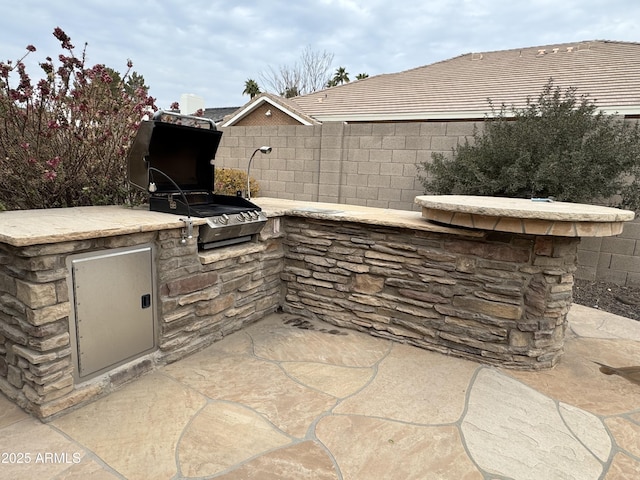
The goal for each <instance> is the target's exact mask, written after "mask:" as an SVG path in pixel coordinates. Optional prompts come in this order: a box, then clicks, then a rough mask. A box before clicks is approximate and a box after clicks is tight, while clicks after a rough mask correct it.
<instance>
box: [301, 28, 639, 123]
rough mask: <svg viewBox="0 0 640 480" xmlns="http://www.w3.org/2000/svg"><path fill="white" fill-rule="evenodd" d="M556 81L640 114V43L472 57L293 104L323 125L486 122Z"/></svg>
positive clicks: (603, 104)
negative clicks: (492, 113) (486, 118)
mask: <svg viewBox="0 0 640 480" xmlns="http://www.w3.org/2000/svg"><path fill="white" fill-rule="evenodd" d="M550 78H552V79H553V83H554V85H555V86H559V87H561V88H562V89H565V88H568V87H576V88H577V93H578V94H579V95H582V94H588V95H589V98H590V99H591V100H594V101H595V102H596V105H597V106H598V107H599V108H601V109H603V110H605V111H607V112H608V113H614V112H618V113H620V114H627V115H629V114H640V43H629V42H615V41H605V40H594V41H587V42H577V43H563V44H556V45H545V46H538V47H527V48H519V49H513V50H501V51H495V52H483V53H468V54H465V55H460V56H458V57H455V58H452V59H449V60H444V61H441V62H437V63H433V64H431V65H426V66H422V67H418V68H414V69H411V70H406V71H404V72H399V73H390V74H383V75H377V76H374V77H369V78H366V79H364V80H358V81H355V82H351V83H348V84H344V85H340V86H337V87H332V88H328V89H325V90H321V91H318V92H314V93H311V94H308V95H303V96H300V97H295V98H292V99H290V102H292V103H294V104H296V105H297V108H298V109H299V110H301V111H302V112H304V113H306V114H307V115H308V116H310V117H313V118H315V119H316V120H318V121H320V122H325V121H377V120H378V121H380V120H383V121H384V120H386V121H390V120H425V119H463V118H482V117H483V116H484V115H485V114H486V113H489V112H490V108H489V104H488V99H491V101H492V102H493V104H494V105H495V106H497V107H499V106H500V105H501V104H503V103H504V104H506V105H507V106H511V105H515V106H516V107H522V106H524V105H525V104H526V99H527V97H530V98H532V99H536V98H537V97H538V95H539V94H540V92H541V91H542V89H543V87H544V86H545V84H546V83H547V82H548V81H549V79H550Z"/></svg>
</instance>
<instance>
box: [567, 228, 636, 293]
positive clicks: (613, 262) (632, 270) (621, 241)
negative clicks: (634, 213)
mask: <svg viewBox="0 0 640 480" xmlns="http://www.w3.org/2000/svg"><path fill="white" fill-rule="evenodd" d="M576 278H579V279H581V280H591V281H595V280H601V281H607V282H612V283H615V284H618V285H629V286H640V218H636V219H635V220H633V221H632V222H627V223H625V225H624V230H623V231H622V233H621V234H620V235H616V236H614V237H600V238H583V239H582V240H581V241H580V245H579V247H578V270H577V271H576Z"/></svg>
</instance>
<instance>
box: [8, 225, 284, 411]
mask: <svg viewBox="0 0 640 480" xmlns="http://www.w3.org/2000/svg"><path fill="white" fill-rule="evenodd" d="M181 239H182V232H181V230H180V229H174V230H163V231H159V232H149V233H138V234H132V235H123V236H115V237H107V238H97V239H91V240H83V241H72V242H61V243H55V244H45V245H34V246H28V247H13V246H10V245H6V244H0V392H2V393H3V394H5V395H6V396H7V397H9V398H10V399H12V400H13V401H14V402H15V403H16V404H18V405H19V406H20V407H22V408H23V409H25V410H26V411H28V412H30V413H33V414H34V415H35V416H37V417H39V418H43V419H48V418H52V417H53V416H55V415H56V414H59V413H60V412H62V411H65V410H67V409H69V408H71V407H74V406H78V405H80V404H82V403H84V402H86V401H90V400H93V399H95V398H97V397H99V396H101V395H104V394H107V393H109V392H111V391H113V390H114V389H116V388H118V387H119V386H121V385H122V384H124V383H126V382H127V381H130V380H131V379H133V378H136V377H138V376H139V375H141V374H143V373H145V372H148V371H150V370H153V369H154V368H156V367H157V366H158V365H163V364H166V363H170V362H173V361H176V360H178V359H180V358H183V357H185V356H187V355H189V354H190V353H193V352H195V351H197V350H199V349H201V348H203V347H205V346H207V345H209V344H211V343H213V342H214V341H216V340H218V339H220V338H222V337H224V336H225V335H228V334H229V333H231V332H234V331H236V330H238V329H240V328H242V327H243V326H244V325H247V324H249V323H251V322H254V321H256V320H259V319H260V318H262V317H264V316H265V315H267V314H269V313H271V312H274V311H275V310H276V309H277V308H278V307H279V306H280V303H281V302H280V299H281V294H280V290H281V281H280V273H281V271H282V265H283V262H282V258H283V249H282V244H281V242H280V239H279V238H278V235H277V234H274V233H273V232H272V224H267V226H266V227H265V229H264V231H263V234H262V235H261V237H260V241H259V242H257V243H246V244H242V245H238V246H235V247H229V248H226V249H224V250H223V251H211V252H206V253H202V252H198V248H197V244H196V241H195V239H194V240H190V241H188V242H187V243H185V244H183V243H181ZM143 244H150V245H152V246H153V252H154V256H155V265H156V276H157V278H156V285H157V295H156V298H155V301H156V307H157V319H156V326H155V327H156V330H157V335H156V344H157V349H156V350H155V351H154V352H153V353H151V354H148V355H145V356H143V357H141V358H138V359H134V360H132V361H131V362H129V363H127V364H125V365H121V366H119V367H117V368H114V369H113V370H111V371H109V372H108V373H106V374H104V375H101V376H99V377H96V378H94V379H89V380H86V381H80V382H78V381H76V379H75V375H74V374H75V370H76V367H75V365H74V362H73V358H72V353H71V350H72V348H77V346H76V345H71V335H70V328H72V322H71V313H72V308H73V306H72V302H71V301H70V297H71V294H70V292H69V288H68V277H69V272H68V269H67V265H66V261H67V257H68V256H69V255H74V254H79V253H87V252H92V251H105V250H109V249H114V248H120V247H130V246H134V245H143ZM114 301H116V300H114Z"/></svg>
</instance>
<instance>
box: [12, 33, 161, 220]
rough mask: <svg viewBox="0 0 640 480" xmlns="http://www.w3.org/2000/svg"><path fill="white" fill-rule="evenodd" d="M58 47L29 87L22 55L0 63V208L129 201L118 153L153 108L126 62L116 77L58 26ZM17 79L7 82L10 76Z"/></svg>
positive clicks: (123, 153)
mask: <svg viewBox="0 0 640 480" xmlns="http://www.w3.org/2000/svg"><path fill="white" fill-rule="evenodd" d="M53 35H54V36H55V37H56V38H57V39H58V40H59V41H60V43H61V46H62V49H63V53H62V54H60V55H59V56H58V61H59V64H58V65H56V64H54V61H53V60H52V59H51V57H46V61H45V62H43V63H40V68H41V69H42V71H43V72H44V77H43V78H42V79H41V80H39V81H38V82H37V83H36V84H35V85H34V84H33V83H32V81H31V78H30V77H29V75H28V74H27V72H26V67H25V64H24V63H23V60H24V59H25V57H26V56H27V55H29V54H30V53H32V52H35V51H36V49H35V47H34V46H32V45H29V46H27V52H26V54H25V55H24V56H23V57H22V58H21V59H20V60H18V61H17V62H15V63H14V62H12V61H10V60H9V61H7V62H6V63H3V62H0V209H13V210H17V209H29V208H50V207H69V206H79V205H106V204H121V203H127V202H132V201H135V198H134V195H136V194H135V193H134V192H131V191H130V190H129V188H128V185H127V181H126V153H127V150H128V147H129V145H130V144H131V142H132V140H133V138H134V137H135V134H136V132H137V129H138V127H139V125H140V122H141V121H142V120H143V118H144V117H145V115H146V114H148V113H149V112H153V111H155V110H156V107H155V104H154V102H155V100H154V98H153V97H150V96H149V95H148V87H146V86H145V85H144V80H143V79H142V77H141V76H139V75H137V74H136V73H135V72H131V68H132V66H133V64H132V62H131V60H129V61H128V62H127V70H126V72H125V74H124V75H122V76H121V75H120V74H118V73H117V72H116V71H114V70H112V69H110V68H108V67H106V66H104V65H95V66H93V67H90V68H89V67H87V66H86V65H85V51H86V44H85V47H84V49H83V51H82V55H81V56H80V57H78V56H76V54H75V53H74V46H73V45H72V44H71V39H70V38H69V37H68V36H67V34H66V33H65V32H64V31H62V29H60V28H56V29H55V30H54V32H53ZM15 75H17V77H18V78H17V79H15V80H14V78H13V77H14V76H15Z"/></svg>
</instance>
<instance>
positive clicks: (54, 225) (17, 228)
mask: <svg viewBox="0 0 640 480" xmlns="http://www.w3.org/2000/svg"><path fill="white" fill-rule="evenodd" d="M180 218H182V217H181V216H178V215H171V214H168V213H159V212H150V211H149V210H148V209H146V208H144V207H140V208H130V207H124V206H120V205H109V206H99V207H72V208H49V209H42V210H12V211H9V212H0V242H2V243H8V244H10V245H14V246H16V247H23V246H27V245H39V244H43V243H59V242H67V241H73V240H86V239H90V238H99V237H112V236H116V235H127V234H131V233H140V232H150V231H156V230H167V229H171V228H180V227H182V226H184V222H182V221H181V220H180ZM198 220H200V219H198ZM194 223H196V222H195V221H194Z"/></svg>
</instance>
